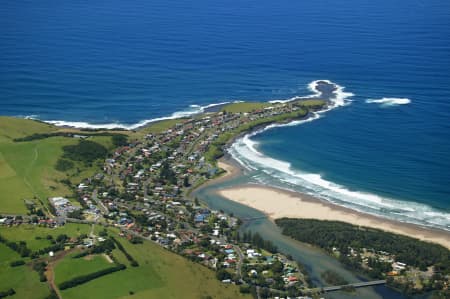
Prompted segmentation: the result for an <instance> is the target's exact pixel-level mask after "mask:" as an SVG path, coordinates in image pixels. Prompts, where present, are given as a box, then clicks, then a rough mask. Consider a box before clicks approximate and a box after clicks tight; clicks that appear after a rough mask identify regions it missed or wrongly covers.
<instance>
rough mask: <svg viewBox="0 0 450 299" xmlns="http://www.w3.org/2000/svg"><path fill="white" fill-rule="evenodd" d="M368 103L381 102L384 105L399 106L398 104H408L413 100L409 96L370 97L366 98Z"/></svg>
mask: <svg viewBox="0 0 450 299" xmlns="http://www.w3.org/2000/svg"><path fill="white" fill-rule="evenodd" d="M366 103H368V104H372V103H375V104H380V105H381V106H382V107H390V106H398V105H407V104H409V103H411V100H410V99H408V98H382V99H368V100H366Z"/></svg>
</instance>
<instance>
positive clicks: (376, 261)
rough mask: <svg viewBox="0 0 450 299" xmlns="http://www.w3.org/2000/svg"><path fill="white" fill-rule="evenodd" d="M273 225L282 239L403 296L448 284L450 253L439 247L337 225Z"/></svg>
mask: <svg viewBox="0 0 450 299" xmlns="http://www.w3.org/2000/svg"><path fill="white" fill-rule="evenodd" d="M275 222H276V224H277V225H278V226H279V227H280V228H281V229H282V232H283V234H284V235H287V236H289V237H292V238H294V239H296V240H299V241H301V242H305V243H309V244H313V245H316V246H318V247H320V248H322V249H324V250H326V251H327V252H329V253H330V254H332V255H334V256H336V257H337V258H338V259H339V261H341V262H342V263H343V264H344V265H346V266H347V267H348V268H350V269H352V270H356V271H361V272H364V273H365V274H367V275H368V276H369V277H371V278H375V279H383V278H387V277H388V282H389V284H391V285H393V286H398V285H401V286H402V288H401V289H402V290H403V291H404V292H406V293H415V292H421V291H428V290H440V289H442V286H443V285H445V284H447V283H448V282H447V279H446V277H448V275H449V274H450V251H449V250H448V249H446V248H445V247H443V246H441V245H438V244H435V243H428V242H424V241H420V240H418V239H415V238H412V237H407V236H403V235H396V234H393V233H389V232H385V231H382V230H378V229H373V228H367V227H360V226H356V225H352V224H349V223H345V222H339V221H323V220H314V219H290V218H281V219H276V220H275ZM409 273H411V275H413V274H412V273H415V274H414V275H415V276H416V277H421V279H420V283H414V284H410V282H411V280H409V279H408V275H409ZM400 274H405V275H400ZM441 285H442V286H441Z"/></svg>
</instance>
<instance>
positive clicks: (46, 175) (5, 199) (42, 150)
mask: <svg viewBox="0 0 450 299" xmlns="http://www.w3.org/2000/svg"><path fill="white" fill-rule="evenodd" d="M57 130H58V128H57V127H54V126H51V125H47V124H44V123H41V122H36V121H32V120H25V119H17V118H10V117H0V213H10V214H25V213H26V212H27V210H26V207H25V205H24V202H23V200H24V199H32V198H34V197H36V198H39V199H40V200H42V202H43V203H44V204H47V199H48V198H49V197H52V196H66V197H69V196H70V195H71V191H70V190H69V189H68V187H67V186H65V185H64V184H62V183H61V182H60V180H61V179H64V178H66V177H67V174H66V173H62V172H59V171H57V170H56V169H55V168H54V166H55V164H56V161H57V160H58V159H59V158H60V157H61V155H62V153H63V150H62V148H63V147H64V146H66V145H73V144H76V143H77V142H78V139H75V138H69V137H50V138H45V139H39V140H33V141H28V142H14V141H13V139H14V138H18V137H25V136H29V135H32V134H35V133H49V132H56V131H57ZM80 134H82V132H80ZM89 140H92V141H95V142H98V143H100V144H102V145H104V146H105V147H107V148H108V149H111V148H112V146H113V145H112V142H111V137H109V136H93V137H89ZM76 168H78V169H80V172H78V171H76ZM98 169H99V165H96V163H94V165H93V166H92V167H87V166H85V165H83V164H81V163H76V165H75V167H74V170H71V171H69V172H68V174H69V179H70V180H71V181H72V182H73V183H78V182H79V181H81V180H82V179H84V178H86V177H89V176H92V175H93V174H95V172H97V171H98ZM36 202H37V203H39V202H38V201H36Z"/></svg>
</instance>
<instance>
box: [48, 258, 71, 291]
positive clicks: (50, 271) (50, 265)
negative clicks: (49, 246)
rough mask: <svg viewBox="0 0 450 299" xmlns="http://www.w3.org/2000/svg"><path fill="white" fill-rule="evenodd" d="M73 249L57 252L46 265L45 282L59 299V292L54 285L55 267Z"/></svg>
mask: <svg viewBox="0 0 450 299" xmlns="http://www.w3.org/2000/svg"><path fill="white" fill-rule="evenodd" d="M73 251H75V249H71V250H67V251H62V252H59V253H58V254H57V255H55V256H54V257H53V258H51V261H50V262H49V263H48V265H47V270H46V271H45V276H46V277H47V282H48V284H49V285H50V288H51V289H52V290H54V291H55V293H56V295H57V296H58V298H59V299H62V296H61V292H60V291H59V289H58V287H57V285H56V283H55V270H54V269H55V266H56V265H57V264H58V262H60V261H61V260H62V259H63V258H64V257H65V256H66V255H68V254H69V253H72V252H73Z"/></svg>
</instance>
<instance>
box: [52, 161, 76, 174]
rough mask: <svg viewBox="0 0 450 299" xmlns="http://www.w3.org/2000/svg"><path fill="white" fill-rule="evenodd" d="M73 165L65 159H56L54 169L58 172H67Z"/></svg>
mask: <svg viewBox="0 0 450 299" xmlns="http://www.w3.org/2000/svg"><path fill="white" fill-rule="evenodd" d="M74 165H75V164H74V163H73V162H72V161H69V160H66V159H58V161H56V165H55V169H56V170H58V171H67V170H69V169H72V168H73V166H74Z"/></svg>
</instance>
